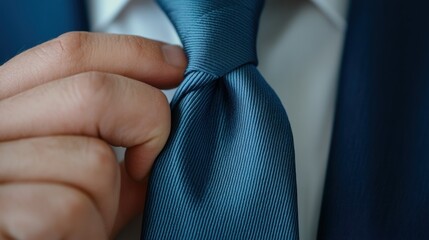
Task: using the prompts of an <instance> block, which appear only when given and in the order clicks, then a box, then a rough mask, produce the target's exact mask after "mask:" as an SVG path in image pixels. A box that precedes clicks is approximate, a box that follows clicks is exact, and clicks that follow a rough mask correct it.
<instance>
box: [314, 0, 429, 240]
mask: <svg viewBox="0 0 429 240" xmlns="http://www.w3.org/2000/svg"><path fill="white" fill-rule="evenodd" d="M428 9H429V2H428V1H403V0H375V1H374V0H354V1H352V5H351V11H350V15H349V24H350V25H349V28H348V29H349V30H348V33H347V37H346V43H345V55H344V59H343V66H342V72H341V79H340V86H339V95H338V99H337V102H338V105H337V113H336V119H335V127H334V133H333V142H332V149H331V156H330V160H329V161H330V162H329V166H328V172H327V178H326V187H325V195H324V200H323V205H322V212H321V218H320V225H319V239H429V219H428V217H429V15H428Z"/></svg>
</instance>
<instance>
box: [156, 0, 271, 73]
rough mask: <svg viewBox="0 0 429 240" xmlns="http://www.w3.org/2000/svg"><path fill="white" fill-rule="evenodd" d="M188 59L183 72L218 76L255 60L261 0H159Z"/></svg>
mask: <svg viewBox="0 0 429 240" xmlns="http://www.w3.org/2000/svg"><path fill="white" fill-rule="evenodd" d="M158 2H159V3H160V5H161V6H162V8H163V9H164V10H165V12H166V13H167V15H168V16H169V17H170V19H171V20H172V22H173V24H174V25H175V27H176V29H177V32H178V34H179V36H180V38H181V40H182V42H183V45H184V48H185V51H186V53H187V54H188V58H189V66H188V69H187V72H192V71H203V72H206V73H210V74H212V75H214V76H217V77H219V76H222V75H224V74H226V73H227V72H229V71H231V70H232V69H234V68H236V67H238V66H241V65H243V64H246V63H253V64H256V63H257V57H256V43H255V42H256V32H257V28H258V20H259V15H260V12H261V9H262V3H263V1H260V0H255V1H224V0H214V1H213V0H212V1H207V0H201V1H195V0H185V1H183V0H159V1H158Z"/></svg>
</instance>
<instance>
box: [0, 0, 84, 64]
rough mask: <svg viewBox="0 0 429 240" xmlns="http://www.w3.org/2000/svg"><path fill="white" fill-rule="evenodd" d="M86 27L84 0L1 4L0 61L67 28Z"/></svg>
mask: <svg viewBox="0 0 429 240" xmlns="http://www.w3.org/2000/svg"><path fill="white" fill-rule="evenodd" d="M78 30H79V31H83V30H88V24H87V18H86V9H85V3H84V1H83V0H60V1H58V0H38V1H34V0H13V1H1V3H0V31H1V37H0V64H3V63H4V62H6V61H7V60H9V59H10V58H12V57H14V56H15V55H17V54H18V53H20V52H22V51H24V50H27V49H28V48H32V47H34V46H35V45H37V44H40V43H42V42H45V41H48V40H50V39H52V38H54V37H57V36H58V35H60V34H62V33H65V32H69V31H78Z"/></svg>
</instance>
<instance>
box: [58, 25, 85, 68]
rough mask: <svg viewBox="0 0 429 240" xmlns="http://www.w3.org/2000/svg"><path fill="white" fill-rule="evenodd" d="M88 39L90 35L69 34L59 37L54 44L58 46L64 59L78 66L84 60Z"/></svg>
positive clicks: (80, 33)
mask: <svg viewBox="0 0 429 240" xmlns="http://www.w3.org/2000/svg"><path fill="white" fill-rule="evenodd" d="M87 39H88V33H85V32H68V33H64V34H62V35H60V36H59V37H57V38H56V39H55V40H54V41H53V42H54V44H56V45H57V47H56V48H57V49H58V50H59V51H60V55H61V57H62V58H63V59H66V60H67V61H69V62H72V63H74V64H77V63H79V62H80V60H81V59H82V58H83V54H84V51H83V50H82V48H83V46H84V43H85V42H86V41H87Z"/></svg>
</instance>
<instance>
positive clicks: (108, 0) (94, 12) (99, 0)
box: [87, 0, 349, 31]
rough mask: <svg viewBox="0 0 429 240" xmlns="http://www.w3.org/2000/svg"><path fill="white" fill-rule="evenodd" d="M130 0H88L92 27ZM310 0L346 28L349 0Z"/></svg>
mask: <svg viewBox="0 0 429 240" xmlns="http://www.w3.org/2000/svg"><path fill="white" fill-rule="evenodd" d="M130 1H132V0H87V4H88V8H89V20H90V26H91V28H92V29H93V30H95V31H98V30H102V29H103V28H105V27H106V26H108V25H109V24H111V23H112V22H113V21H114V20H115V18H116V17H117V16H118V15H119V13H120V12H121V11H122V10H123V9H124V8H125V6H126V5H127V4H128V3H129V2H130ZM310 1H311V2H312V3H313V4H314V5H315V6H316V7H317V8H318V9H319V10H320V11H321V12H322V13H323V14H324V15H325V16H326V17H327V18H328V19H329V21H330V22H331V23H332V24H333V25H334V26H335V27H336V28H338V29H340V30H344V29H345V27H346V24H347V20H346V19H347V8H348V3H349V0H310Z"/></svg>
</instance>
